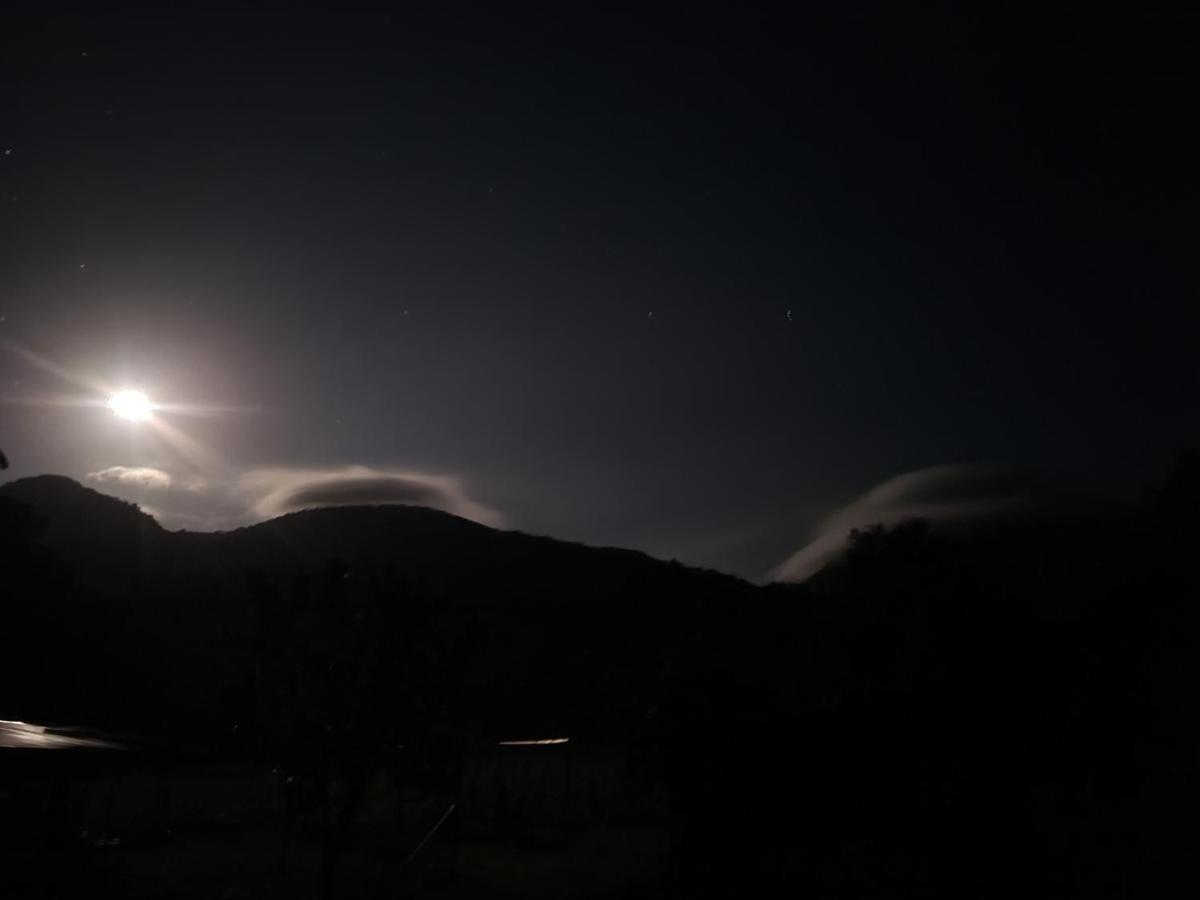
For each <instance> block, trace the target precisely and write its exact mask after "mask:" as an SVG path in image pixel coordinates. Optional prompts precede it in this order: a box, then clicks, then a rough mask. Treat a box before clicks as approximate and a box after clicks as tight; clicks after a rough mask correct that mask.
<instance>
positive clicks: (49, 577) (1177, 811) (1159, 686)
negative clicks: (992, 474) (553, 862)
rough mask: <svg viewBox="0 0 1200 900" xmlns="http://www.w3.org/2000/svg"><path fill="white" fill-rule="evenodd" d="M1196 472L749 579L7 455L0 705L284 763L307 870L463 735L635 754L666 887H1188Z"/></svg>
mask: <svg viewBox="0 0 1200 900" xmlns="http://www.w3.org/2000/svg"><path fill="white" fill-rule="evenodd" d="M1198 472H1200V466H1198V465H1197V462H1196V457H1185V458H1184V459H1182V460H1181V462H1180V464H1179V465H1178V466H1177V468H1176V469H1175V471H1174V472H1173V474H1172V475H1171V476H1170V477H1169V478H1168V479H1167V480H1166V481H1165V482H1164V484H1163V485H1162V487H1161V488H1159V489H1157V490H1155V491H1153V492H1151V493H1150V494H1149V495H1148V496H1147V498H1146V499H1145V501H1144V502H1143V503H1142V504H1140V505H1139V506H1137V507H1136V508H1129V509H1117V510H1109V511H1107V512H1104V513H1102V514H1101V513H1096V512H1094V511H1089V512H1088V513H1087V514H1086V515H1083V514H1081V515H1079V516H1076V517H1070V516H1058V517H1055V518H1052V519H1051V518H1046V519H1035V518H1030V519H1028V520H1022V521H1007V522H1004V523H997V524H996V525H995V527H993V528H991V529H990V530H981V531H976V532H973V533H971V534H970V535H958V536H946V535H943V534H940V533H938V532H936V531H933V530H931V529H929V528H928V527H926V526H925V525H924V524H923V523H920V522H910V523H905V524H902V525H899V526H896V527H893V528H889V529H884V528H871V529H866V530H864V531H861V532H858V533H856V534H855V535H854V536H853V538H852V540H851V543H850V546H849V547H848V549H847V552H846V554H844V556H843V558H842V559H841V561H840V562H838V563H837V564H836V565H834V566H832V567H830V568H829V569H827V570H825V571H824V572H822V573H821V574H820V575H818V576H817V577H815V578H813V579H811V580H810V581H809V582H807V583H806V584H804V585H771V586H769V587H764V588H753V587H751V586H750V585H747V584H745V583H742V582H740V581H737V580H736V579H732V578H728V577H726V576H722V575H718V574H716V573H707V572H698V571H694V570H689V569H686V568H684V567H681V566H678V565H673V564H668V563H661V562H657V561H655V560H652V559H649V558H648V557H645V556H643V555H641V554H636V553H630V552H627V551H619V550H595V549H590V548H585V547H580V546H575V545H570V544H563V543H560V542H556V541H551V540H547V539H544V538H534V537H530V536H527V535H521V534H513V533H501V532H496V531H492V530H490V529H486V528H483V527H481V526H478V525H474V524H472V523H469V522H465V521H463V520H459V519H455V518H454V517H452V516H448V515H444V514H441V513H436V512H432V511H430V510H424V509H416V508H402V507H394V508H358V509H327V510H315V511H311V512H305V513H296V514H293V515H290V516H286V517H284V518H282V519H279V520H276V521H273V522H269V523H266V524H264V525H260V526H256V527H254V528H249V529H243V530H241V531H237V532H232V533H228V534H221V535H199V534H186V533H175V534H172V533H166V532H163V531H161V530H160V529H158V528H157V527H156V526H154V525H153V523H152V522H150V521H148V520H146V519H145V517H143V516H142V515H141V514H140V513H139V512H138V511H137V510H136V509H133V508H131V507H128V506H126V505H124V504H120V503H118V502H117V501H112V500H110V499H108V498H103V497H101V496H99V495H95V494H94V493H93V492H90V491H87V490H86V489H84V488H81V487H79V486H77V485H74V484H72V483H69V482H66V481H65V480H60V479H34V480H27V481H24V482H16V483H13V484H10V485H6V486H5V487H4V488H3V489H0V530H2V534H0V537H2V539H3V547H4V559H5V566H4V573H5V579H6V601H5V606H4V615H5V626H6V632H7V633H8V634H9V635H14V636H18V638H17V639H15V640H11V641H10V642H9V644H8V648H7V650H6V653H5V655H4V660H3V665H4V667H5V668H4V678H3V682H2V687H3V692H4V693H3V704H4V706H3V709H4V710H5V711H6V712H7V711H10V710H11V711H12V712H11V713H10V716H11V717H13V718H17V717H23V718H29V719H33V720H38V721H42V720H47V719H49V720H63V721H73V722H86V723H88V724H93V725H99V726H104V727H108V728H119V729H126V730H137V731H139V732H142V733H147V732H152V733H157V734H158V735H159V736H160V737H161V738H163V739H169V740H173V741H176V742H184V743H188V744H189V745H204V746H206V747H208V748H209V749H210V751H211V752H214V753H221V754H227V755H233V756H237V757H239V758H245V759H259V760H263V761H266V762H270V763H271V764H273V765H279V766H282V767H284V768H285V769H286V771H288V772H289V773H292V774H293V775H294V776H295V781H294V784H296V787H295V789H294V794H295V798H294V806H295V810H296V816H297V818H296V823H297V824H296V827H305V826H304V824H303V823H304V822H305V821H309V822H315V823H317V824H316V825H315V826H313V827H320V828H324V829H326V833H327V835H328V837H329V841H330V846H331V847H332V848H333V851H332V860H333V862H336V858H337V844H338V840H339V838H338V834H339V831H338V829H339V825H338V823H339V822H341V821H343V820H345V821H348V820H349V818H351V817H352V815H353V812H354V809H355V808H356V804H357V803H358V801H359V800H360V799H361V797H362V793H363V791H364V790H366V785H367V782H368V779H369V777H370V775H371V773H375V772H379V771H393V772H396V773H398V774H397V779H398V782H399V783H429V782H432V781H437V782H438V783H439V784H440V786H441V787H443V788H445V789H446V790H450V791H452V790H453V789H454V787H453V786H454V784H455V778H456V775H455V766H456V764H457V760H458V759H459V758H460V757H461V755H462V753H463V752H464V748H467V747H469V746H471V745H472V743H473V742H475V743H478V742H481V741H483V742H487V741H490V742H492V743H494V741H495V740H496V739H498V738H501V737H512V736H514V735H550V734H570V735H572V737H574V738H576V739H577V740H580V741H592V742H605V743H608V744H611V745H617V746H622V747H626V748H629V750H630V752H631V753H634V752H636V753H638V754H640V756H639V757H638V758H639V759H642V760H648V761H649V762H647V763H646V765H645V766H644V767H643V768H642V769H640V770H639V774H638V777H639V778H642V779H645V782H646V784H647V785H648V786H652V785H658V786H661V787H662V788H663V789H665V791H666V792H667V796H668V798H669V806H670V822H671V833H672V838H671V840H672V844H671V866H672V871H673V872H674V877H675V880H676V887H677V889H678V890H679V892H680V893H681V894H685V895H687V894H693V893H696V892H699V891H701V890H704V891H709V892H711V891H712V890H719V891H723V892H727V893H743V892H746V891H749V890H754V889H761V888H766V887H767V886H768V885H769V884H773V883H780V884H783V885H786V886H787V887H788V888H789V889H791V890H801V891H806V892H811V893H813V894H815V895H818V896H846V897H851V896H854V897H857V896H874V897H888V896H906V897H908V896H947V897H949V896H955V897H959V896H975V897H988V896H996V897H1000V896H1011V895H1013V894H1031V893H1032V894H1035V895H1041V896H1063V897H1066V896H1080V897H1083V896H1087V897H1096V896H1114V897H1115V896H1131V895H1138V896H1173V895H1182V894H1185V893H1189V892H1194V891H1195V889H1196V888H1197V887H1200V877H1198V876H1200V872H1198V871H1197V864H1196V861H1195V855H1194V854H1195V851H1194V847H1195V845H1196V840H1197V837H1198V835H1197V833H1196V830H1195V828H1194V826H1192V825H1189V824H1187V821H1188V818H1189V817H1188V813H1189V812H1190V811H1191V810H1192V809H1193V808H1194V807H1195V805H1196V803H1197V801H1200V771H1198V770H1197V764H1198V763H1197V760H1200V731H1198V726H1197V724H1196V722H1197V719H1196V716H1195V699H1194V698H1195V690H1196V685H1197V683H1200V671H1197V669H1198V667H1200V646H1198V644H1200V621H1198V619H1200V614H1198V612H1197V608H1196V598H1197V587H1198V584H1197V580H1198V579H1197V574H1196V571H1195V568H1194V564H1193V561H1192V556H1193V552H1192V551H1193V549H1194V547H1195V545H1196V539H1197V529H1198V526H1197V522H1200V490H1197V485H1198V484H1200V477H1198V475H1197V473H1198ZM402 745H403V746H404V747H406V748H409V749H408V751H407V755H405V754H401V753H399V752H398V748H400V747H401V746H402ZM405 766H407V767H408V769H407V770H406V771H401V770H402V769H403V768H404V767H405ZM314 786H315V787H314ZM306 791H307V794H306ZM306 798H307V799H306ZM331 798H336V800H331ZM306 817H307V818H306ZM333 862H331V863H330V869H329V871H330V873H331V872H332V867H333ZM330 877H331V876H330Z"/></svg>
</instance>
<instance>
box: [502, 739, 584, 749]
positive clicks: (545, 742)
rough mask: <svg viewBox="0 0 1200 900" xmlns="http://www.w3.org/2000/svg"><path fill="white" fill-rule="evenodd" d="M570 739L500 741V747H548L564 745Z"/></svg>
mask: <svg viewBox="0 0 1200 900" xmlns="http://www.w3.org/2000/svg"><path fill="white" fill-rule="evenodd" d="M570 740H571V739H570V738H542V739H541V740H540V741H501V742H500V746H501V747H548V746H550V745H551V744H565V743H567V742H568V741H570Z"/></svg>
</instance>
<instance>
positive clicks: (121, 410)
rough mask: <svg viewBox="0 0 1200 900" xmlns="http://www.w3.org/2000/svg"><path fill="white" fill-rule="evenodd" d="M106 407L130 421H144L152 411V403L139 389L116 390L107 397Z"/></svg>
mask: <svg viewBox="0 0 1200 900" xmlns="http://www.w3.org/2000/svg"><path fill="white" fill-rule="evenodd" d="M108 408H109V409H111V410H112V411H113V412H114V413H116V414H117V415H118V416H120V417H121V418H122V419H128V420H129V421H131V422H145V421H146V420H147V419H149V418H150V414H151V413H152V412H154V404H153V403H151V402H150V398H149V397H147V396H146V395H145V394H143V393H142V392H141V391H117V393H115V394H113V395H112V396H111V397H109V398H108Z"/></svg>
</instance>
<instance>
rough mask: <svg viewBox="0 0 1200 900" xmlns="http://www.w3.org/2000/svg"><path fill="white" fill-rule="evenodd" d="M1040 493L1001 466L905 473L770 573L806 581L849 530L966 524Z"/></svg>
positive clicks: (841, 513)
mask: <svg viewBox="0 0 1200 900" xmlns="http://www.w3.org/2000/svg"><path fill="white" fill-rule="evenodd" d="M1036 502H1037V492H1036V491H1035V490H1034V488H1033V486H1032V484H1031V483H1030V482H1029V480H1028V479H1027V478H1026V477H1025V476H1023V475H1022V474H1021V473H1019V472H1017V471H1015V470H1013V469H1010V468H1007V467H1004V466H997V465H986V464H963V465H943V466H932V467H930V468H928V469H919V470H917V471H915V472H906V473H905V474H903V475H897V476H896V477H895V478H890V479H888V480H887V481H885V482H883V483H882V484H880V485H878V486H876V487H874V488H872V489H871V490H870V491H868V492H867V493H866V494H864V495H863V496H862V497H860V498H859V499H857V500H855V501H854V502H853V503H850V504H848V505H847V506H844V507H842V508H841V509H839V510H837V511H836V512H835V513H833V514H832V515H831V516H829V517H828V518H827V519H825V521H824V522H822V523H821V525H820V526H819V527H818V528H817V529H816V533H815V534H814V536H813V537H812V538H811V539H810V540H809V542H808V543H807V544H805V545H804V546H803V547H801V548H800V549H799V550H797V551H796V552H795V553H793V554H792V555H791V556H789V557H788V558H787V559H786V560H784V562H783V563H782V564H781V565H779V566H778V567H776V568H775V569H774V571H772V572H771V573H770V578H771V579H772V580H775V581H804V580H805V579H806V578H809V577H811V576H812V575H814V574H816V573H817V572H819V571H820V570H821V569H823V568H824V567H825V566H826V565H827V564H828V563H829V562H830V561H831V560H832V559H834V558H835V557H836V556H837V555H838V553H839V552H841V550H842V549H843V548H844V547H845V545H846V540H847V539H848V538H849V537H850V532H851V531H853V530H854V529H856V528H865V527H867V526H870V525H894V524H896V523H898V522H902V521H904V520H906V519H925V520H926V521H928V522H931V523H933V524H935V525H936V524H939V523H940V524H946V523H955V522H958V523H961V522H969V521H972V520H976V519H981V518H988V517H991V516H996V515H1001V514H1004V513H1009V512H1016V511H1020V510H1024V509H1030V508H1032V507H1033V506H1034V505H1035V504H1036Z"/></svg>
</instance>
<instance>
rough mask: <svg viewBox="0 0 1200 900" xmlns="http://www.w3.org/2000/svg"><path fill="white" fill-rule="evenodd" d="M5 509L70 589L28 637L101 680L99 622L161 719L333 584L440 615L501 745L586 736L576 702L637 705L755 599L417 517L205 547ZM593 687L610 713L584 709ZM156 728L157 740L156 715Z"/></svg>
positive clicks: (570, 548) (25, 491) (27, 485)
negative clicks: (92, 632)
mask: <svg viewBox="0 0 1200 900" xmlns="http://www.w3.org/2000/svg"><path fill="white" fill-rule="evenodd" d="M0 500H8V501H14V502H15V503H18V504H21V505H22V506H23V507H25V508H26V509H28V510H30V511H31V512H32V515H33V516H34V517H35V518H36V520H37V522H38V527H37V528H36V529H34V533H33V534H32V535H31V536H30V537H29V538H28V542H29V546H30V547H31V548H35V549H36V551H37V552H38V553H42V554H49V555H51V556H52V558H53V559H54V560H55V562H54V569H55V571H56V576H57V577H58V578H59V579H60V580H61V579H62V578H69V579H70V585H71V586H70V587H68V586H65V585H64V584H62V583H61V582H60V583H56V584H55V585H54V586H52V587H44V586H43V587H42V588H41V589H40V591H38V593H40V594H41V595H42V596H40V597H39V598H38V600H37V601H36V602H35V604H34V608H35V609H40V610H42V611H43V612H44V611H46V610H49V609H50V608H52V607H53V608H55V609H56V610H57V612H56V613H55V614H54V615H53V616H49V617H48V618H46V617H43V618H42V619H41V620H39V621H40V626H38V627H40V628H41V629H44V631H45V633H44V634H43V635H42V637H43V638H45V639H46V640H47V643H48V644H49V645H50V646H58V645H60V644H61V643H62V641H63V635H64V634H70V635H74V638H73V639H72V640H69V641H67V643H68V644H69V645H70V646H71V647H72V648H73V650H72V653H73V654H74V655H75V663H77V664H79V665H81V666H83V667H85V668H101V667H103V666H104V665H105V662H104V660H105V659H107V658H109V655H108V651H107V650H105V649H104V648H100V647H95V646H92V645H90V644H88V641H87V635H86V634H80V633H79V630H78V629H77V628H76V627H75V623H76V621H77V618H78V616H79V614H80V610H86V611H87V612H88V614H89V615H90V616H92V617H94V616H99V617H100V618H102V619H104V620H105V622H106V624H105V626H104V628H103V629H102V631H104V632H105V633H106V634H108V635H109V637H108V638H107V640H108V641H109V643H110V645H111V647H112V648H116V647H121V648H122V651H123V652H127V653H130V654H133V655H134V656H136V657H138V658H141V659H146V660H148V659H150V658H155V659H158V660H160V661H161V666H162V668H163V670H164V671H163V672H161V673H159V674H158V675H156V676H155V677H154V678H153V679H151V681H152V682H153V683H154V684H156V685H158V686H159V687H161V688H162V691H159V692H158V693H159V694H161V693H164V692H165V693H168V694H170V695H171V696H172V697H173V698H174V700H173V701H172V702H171V703H170V704H169V712H168V713H167V714H166V716H167V718H169V717H170V715H176V714H177V715H178V716H180V717H181V718H183V719H188V720H192V721H194V718H193V717H194V716H196V715H200V714H204V715H209V716H211V714H212V713H213V711H214V706H213V703H212V697H213V696H214V692H218V691H220V690H222V689H226V690H227V689H231V685H232V684H233V683H235V682H236V681H237V679H238V678H239V677H244V676H245V673H244V672H241V673H239V672H237V671H236V670H237V669H239V667H244V666H247V665H249V664H250V662H249V660H248V658H247V654H249V653H250V652H251V650H250V647H251V645H252V643H253V641H254V635H253V633H252V632H253V630H254V628H255V627H256V626H255V625H254V622H255V621H256V617H257V616H258V615H259V613H258V612H257V609H258V607H259V606H260V605H261V604H262V603H263V596H264V594H270V595H272V596H287V597H292V598H294V597H296V596H298V592H306V591H309V590H310V586H311V585H312V584H314V583H320V584H321V588H320V590H323V591H326V592H328V587H327V585H326V584H325V581H326V577H327V573H328V571H329V570H330V567H331V566H334V567H337V568H338V569H339V570H340V571H342V572H343V578H344V579H359V580H360V581H372V583H375V582H381V583H382V582H387V583H388V584H390V585H394V584H396V583H403V584H405V585H409V586H414V585H415V586H417V588H411V587H410V588H408V590H413V589H417V590H419V593H420V594H421V596H422V597H423V598H427V599H428V602H429V603H431V604H433V605H434V606H435V607H436V610H437V615H438V616H439V617H440V618H439V626H438V627H439V628H443V629H449V630H453V631H454V632H455V633H456V634H458V633H460V632H462V633H465V634H467V636H466V637H464V638H463V640H466V641H468V642H469V643H470V645H471V649H470V651H469V652H464V653H463V655H462V656H461V658H459V659H457V660H456V665H457V666H458V667H459V669H460V670H461V671H462V672H463V673H464V678H465V680H466V681H468V682H473V683H475V684H476V686H477V687H478V689H479V690H480V691H481V692H482V693H481V694H480V696H479V697H478V698H476V699H475V701H473V704H472V705H473V706H474V707H475V708H477V709H481V710H483V709H489V708H493V709H498V708H501V707H502V708H504V709H507V722H502V721H500V720H501V719H503V718H504V714H500V713H497V714H496V715H495V716H494V718H495V719H496V720H497V721H496V722H495V727H497V728H503V727H508V728H513V727H517V723H518V721H523V722H527V723H528V727H530V728H535V729H537V728H542V729H552V728H553V727H564V726H565V724H566V722H565V721H564V720H566V719H569V718H572V717H576V718H579V719H582V718H583V717H582V716H580V715H579V714H578V712H579V710H580V709H582V707H581V706H580V701H581V699H582V698H584V697H591V698H592V699H593V700H594V701H595V702H598V703H601V704H602V705H606V706H612V705H613V704H614V703H616V702H617V701H616V699H615V697H616V694H618V693H620V692H625V693H626V695H627V696H640V695H642V694H644V693H645V691H646V690H648V689H649V686H650V685H651V684H653V683H654V682H655V681H656V679H658V678H659V677H660V675H661V669H662V666H663V663H664V658H665V654H666V652H667V648H668V647H669V646H670V645H672V644H673V643H675V642H678V641H679V640H681V639H686V636H687V635H689V634H691V633H692V631H693V630H694V629H695V628H698V627H699V626H700V623H701V622H702V621H703V620H705V618H706V617H707V616H709V615H710V614H711V611H712V610H713V609H715V608H717V607H729V606H737V605H739V604H743V603H746V602H749V600H750V598H753V597H756V596H759V595H760V594H761V591H760V589H758V588H755V587H754V586H752V585H750V584H748V583H746V582H743V581H741V580H739V579H737V578H734V577H733V576H729V575H725V574H722V573H718V572H713V571H707V570H699V569H692V568H688V567H686V566H683V565H680V564H678V563H674V562H664V561H661V560H657V559H654V558H652V557H650V556H647V555H646V554H644V553H640V552H637V551H632V550H623V549H616V548H596V547H588V546H584V545H582V544H575V543H569V542H564V541H559V540H554V539H551V538H546V537H536V536H532V535H528V534H523V533H520V532H513V531H500V530H497V529H494V528H490V527H487V526H484V525H480V524H478V523H475V522H472V521H468V520H466V519H462V518H459V517H456V516H454V515H451V514H449V513H445V512H441V511H438V510H433V509H428V508H423V507H414V506H398V505H391V506H373V507H331V508H319V509H310V510H305V511H300V512H294V513H290V514H287V515H284V516H281V517H279V518H277V519H273V520H270V521H267V522H263V523H260V524H256V525H253V526H249V527H245V528H240V529H236V530H233V531H227V532H215V533H199V532H187V531H176V532H172V531H167V530H164V529H163V528H161V527H160V526H159V525H158V524H157V523H156V522H155V521H154V520H153V519H152V518H151V517H150V516H148V515H146V514H145V513H143V512H141V511H140V510H139V509H137V507H136V506H134V505H132V504H129V503H126V502H124V501H121V500H118V499H116V498H113V497H109V496H106V495H104V494H101V493H99V492H97V491H95V490H92V489H90V488H87V487H84V486H82V485H80V484H78V483H76V482H74V481H72V480H70V479H68V478H64V477H61V476H51V475H45V476H38V477H34V478H25V479H21V480H18V481H13V482H10V483H7V484H4V485H2V486H0ZM391 589H394V588H391ZM13 602H14V603H15V604H16V605H17V606H16V607H10V611H9V612H10V615H12V614H13V609H14V608H17V609H18V610H19V611H20V612H21V614H22V615H23V614H25V613H27V612H28V609H25V608H23V607H20V606H19V605H20V604H22V602H28V601H22V600H21V599H19V598H14V601H13ZM289 602H290V601H289ZM85 618H88V617H87V616H85ZM114 632H115V633H114ZM385 639H386V637H385ZM396 639H397V641H398V640H400V637H399V636H396ZM547 673H554V677H551V678H547V677H546V675H547ZM601 681H603V682H605V683H606V684H607V687H605V688H604V689H603V690H602V691H601V692H602V693H605V694H606V696H607V699H597V698H596V696H595V695H596V692H597V690H600V689H599V688H597V686H596V685H597V683H598V682H601ZM635 682H636V683H637V685H640V687H638V686H636V685H635ZM167 686H169V690H168V687H167ZM127 691H128V696H127V698H126V699H127V700H128V701H129V703H130V707H131V708H130V710H129V715H128V716H126V717H121V716H118V719H120V720H121V721H118V722H105V723H104V724H117V725H122V726H125V727H130V726H133V725H136V724H137V723H135V722H133V721H126V719H132V718H134V717H136V716H137V715H140V714H142V713H143V712H144V711H145V710H146V708H147V707H148V706H153V705H154V702H155V701H153V699H152V698H150V697H149V696H148V695H147V698H146V700H145V702H136V703H135V702H133V701H134V699H135V698H136V696H137V695H139V694H142V693H145V692H144V691H143V688H142V687H141V686H134V685H129V686H128V687H127ZM500 695H503V696H504V698H506V699H503V701H502V702H501V701H500V700H499V699H498V698H499V697H500ZM156 696H157V695H156ZM160 699H161V698H160ZM497 703H499V707H497V706H496V704H497ZM518 707H519V708H520V709H519V710H518ZM106 709H107V708H106ZM28 714H29V715H30V716H36V715H38V714H43V715H44V714H51V715H54V714H58V715H67V714H85V715H88V718H89V721H94V720H95V719H96V718H97V716H98V715H99V717H100V718H105V717H106V716H107V715H108V712H103V711H98V710H97V711H89V710H87V709H79V708H73V709H70V710H66V709H63V710H61V712H60V710H59V708H58V707H57V706H56V705H55V704H54V703H51V704H49V708H47V709H46V710H45V711H44V712H39V710H38V709H30V710H29V711H28ZM630 714H631V715H632V711H630ZM220 715H221V716H223V717H225V718H232V717H233V716H234V714H233V713H232V712H230V711H228V710H226V709H222V710H221V712H220ZM154 722H155V723H158V724H164V725H165V724H166V722H165V718H164V714H163V713H161V712H156V714H155V718H154ZM595 724H597V725H598V724H599V723H598V722H595ZM610 724H611V723H610Z"/></svg>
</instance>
